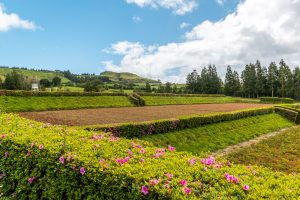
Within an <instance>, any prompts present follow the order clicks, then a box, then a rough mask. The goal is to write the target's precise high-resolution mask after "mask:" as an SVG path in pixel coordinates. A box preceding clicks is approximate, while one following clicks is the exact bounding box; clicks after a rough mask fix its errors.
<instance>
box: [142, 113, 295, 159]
mask: <svg viewBox="0 0 300 200" xmlns="http://www.w3.org/2000/svg"><path fill="white" fill-rule="evenodd" d="M292 125H293V123H292V122H290V121H288V120H286V119H284V118H283V117H281V116H279V115H278V114H275V113H273V114H268V115H261V116H255V117H249V118H245V119H240V120H235V121H229V122H221V123H217V124H210V125H205V126H202V127H200V128H194V129H186V130H182V131H177V132H170V133H166V134H157V135H151V136H146V137H144V138H143V140H146V141H149V142H152V143H153V144H154V145H156V146H158V147H162V146H166V145H169V144H172V145H173V146H175V147H176V149H177V150H178V151H189V152H192V153H194V154H197V153H202V152H213V151H216V150H219V149H223V148H225V147H228V146H230V145H234V144H238V143H240V142H244V141H247V140H250V139H252V138H255V137H257V136H260V135H262V134H266V133H270V132H273V131H276V130H279V129H281V128H284V127H289V126H292Z"/></svg>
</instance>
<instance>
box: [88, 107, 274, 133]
mask: <svg viewBox="0 0 300 200" xmlns="http://www.w3.org/2000/svg"><path fill="white" fill-rule="evenodd" d="M272 112H274V108H271V107H266V108H257V109H250V110H242V111H235V112H226V113H218V114H210V115H199V116H190V117H180V118H178V119H171V120H159V121H152V122H144V123H129V124H121V125H114V126H110V125H101V126H88V127H84V128H85V129H87V130H105V131H109V132H112V133H113V134H114V135H117V136H122V137H126V138H134V137H143V136H146V135H153V134H161V133H168V132H172V131H178V130H183V129H187V128H196V127H199V126H202V125H206V124H213V123H218V122H223V121H231V120H236V119H241V118H246V117H251V116H257V115H264V114H268V113H272Z"/></svg>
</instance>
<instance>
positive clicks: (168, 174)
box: [165, 173, 173, 179]
mask: <svg viewBox="0 0 300 200" xmlns="http://www.w3.org/2000/svg"><path fill="white" fill-rule="evenodd" d="M165 176H166V177H167V178H168V179H172V178H173V174H170V173H167V174H165Z"/></svg>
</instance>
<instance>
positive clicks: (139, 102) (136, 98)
mask: <svg viewBox="0 0 300 200" xmlns="http://www.w3.org/2000/svg"><path fill="white" fill-rule="evenodd" d="M128 98H129V100H130V101H131V102H132V103H133V104H134V105H135V106H145V105H146V101H145V99H143V98H142V97H141V96H140V95H138V94H136V93H133V94H128Z"/></svg>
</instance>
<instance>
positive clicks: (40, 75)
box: [0, 67, 70, 83]
mask: <svg viewBox="0 0 300 200" xmlns="http://www.w3.org/2000/svg"><path fill="white" fill-rule="evenodd" d="M13 70H17V71H18V72H19V73H21V74H23V75H24V76H26V77H28V78H29V79H35V78H37V79H39V80H41V79H49V80H52V79H53V78H54V77H56V76H58V77H59V78H61V80H62V82H63V83H66V82H70V80H69V79H67V78H65V77H64V75H63V74H62V73H59V72H54V71H46V70H45V71H35V70H27V69H13V68H1V67H0V78H1V79H2V80H4V78H5V75H6V74H8V73H10V72H12V71H13Z"/></svg>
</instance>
